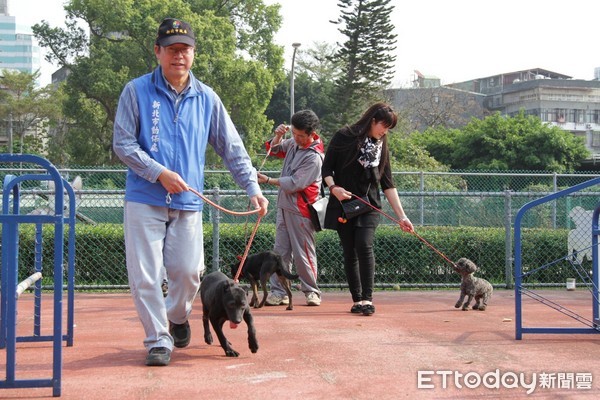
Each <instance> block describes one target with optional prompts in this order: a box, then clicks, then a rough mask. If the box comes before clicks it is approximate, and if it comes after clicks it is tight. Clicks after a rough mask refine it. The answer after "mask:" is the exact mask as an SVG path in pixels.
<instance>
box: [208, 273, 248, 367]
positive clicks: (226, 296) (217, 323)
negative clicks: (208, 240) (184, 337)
mask: <svg viewBox="0 0 600 400" xmlns="http://www.w3.org/2000/svg"><path fill="white" fill-rule="evenodd" d="M200 298H201V299H202V324H203V325H204V341H205V342H206V344H212V342H213V337H212V334H211V333H210V328H209V321H210V324H211V325H212V327H213V329H214V331H215V333H216V334H217V337H218V338H219V343H220V344H221V347H222V348H223V350H225V355H226V356H227V357H237V356H239V355H240V353H238V352H237V351H235V350H234V349H232V348H231V343H229V341H228V340H227V338H226V337H225V335H224V334H223V324H224V323H225V321H229V326H230V328H232V329H235V328H237V326H238V325H239V324H240V323H241V322H242V319H243V320H244V321H245V322H246V325H247V326H248V347H249V348H250V351H251V352H252V353H256V352H257V351H258V342H257V341H256V329H255V328H254V320H253V318H252V314H250V307H248V301H247V299H246V291H245V290H244V289H243V288H241V287H240V286H239V285H238V284H237V283H235V282H234V281H233V280H231V279H229V278H228V277H227V276H226V275H225V274H224V273H222V272H220V271H215V272H211V273H210V274H208V275H205V276H204V278H202V282H201V283H200Z"/></svg>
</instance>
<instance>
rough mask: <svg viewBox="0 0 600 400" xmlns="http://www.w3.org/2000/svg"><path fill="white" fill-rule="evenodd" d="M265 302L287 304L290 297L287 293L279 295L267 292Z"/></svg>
mask: <svg viewBox="0 0 600 400" xmlns="http://www.w3.org/2000/svg"><path fill="white" fill-rule="evenodd" d="M265 304H266V305H268V306H287V305H288V304H290V298H289V297H287V295H283V296H280V295H278V294H276V293H269V295H268V296H267V301H266V302H265Z"/></svg>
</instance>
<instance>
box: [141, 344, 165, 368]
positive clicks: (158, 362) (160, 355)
mask: <svg viewBox="0 0 600 400" xmlns="http://www.w3.org/2000/svg"><path fill="white" fill-rule="evenodd" d="M170 361H171V350H169V349H167V348H166V347H153V348H151V349H150V351H149V352H148V355H147V356H146V365H148V366H153V367H164V366H167V365H169V362H170Z"/></svg>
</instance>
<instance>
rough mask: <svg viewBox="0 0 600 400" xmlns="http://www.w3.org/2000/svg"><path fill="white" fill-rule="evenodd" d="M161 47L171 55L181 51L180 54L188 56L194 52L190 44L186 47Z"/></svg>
mask: <svg viewBox="0 0 600 400" xmlns="http://www.w3.org/2000/svg"><path fill="white" fill-rule="evenodd" d="M163 49H165V51H166V52H167V54H168V55H170V56H171V57H174V56H176V55H178V54H179V53H181V55H183V56H189V55H191V54H192V53H193V52H194V48H193V47H192V46H186V47H173V46H168V47H163Z"/></svg>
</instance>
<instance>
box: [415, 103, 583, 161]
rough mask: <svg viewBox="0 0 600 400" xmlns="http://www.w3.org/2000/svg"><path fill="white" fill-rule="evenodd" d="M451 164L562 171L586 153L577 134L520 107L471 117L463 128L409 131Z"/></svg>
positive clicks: (438, 156) (428, 148)
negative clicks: (512, 113) (508, 112)
mask: <svg viewBox="0 0 600 400" xmlns="http://www.w3.org/2000/svg"><path fill="white" fill-rule="evenodd" d="M411 140H414V141H415V142H416V143H418V144H420V145H422V146H423V147H424V148H425V149H426V150H427V151H429V153H430V154H431V155H432V156H433V157H434V158H435V159H436V160H438V161H440V162H442V163H444V164H447V165H449V166H450V167H451V168H452V169H477V170H525V171H539V170H541V171H553V172H559V173H561V172H567V171H573V170H575V169H576V168H577V167H578V166H579V165H580V164H581V162H582V161H583V160H585V159H586V158H588V157H589V151H588V150H587V149H586V148H585V144H584V142H583V140H582V138H579V137H576V136H574V135H573V134H571V133H570V132H567V131H564V130H562V129H560V128H559V127H556V126H551V125H547V124H544V123H542V121H541V120H540V119H539V118H537V117H535V116H532V115H525V113H524V112H523V111H521V112H520V113H519V114H517V115H516V116H514V117H506V116H502V115H501V114H500V113H495V114H493V115H491V116H489V117H486V118H484V119H483V120H477V119H472V120H471V122H470V123H469V124H467V125H466V126H465V127H464V128H463V129H445V128H438V129H429V130H427V131H425V132H423V133H420V134H419V133H417V134H414V135H412V136H411Z"/></svg>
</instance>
